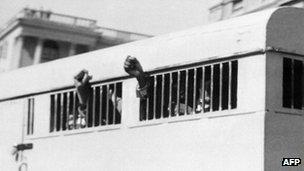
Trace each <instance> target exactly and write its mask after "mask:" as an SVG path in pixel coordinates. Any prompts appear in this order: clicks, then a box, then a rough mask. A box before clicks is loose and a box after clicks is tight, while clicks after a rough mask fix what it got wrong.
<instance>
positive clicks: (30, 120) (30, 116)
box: [26, 98, 35, 135]
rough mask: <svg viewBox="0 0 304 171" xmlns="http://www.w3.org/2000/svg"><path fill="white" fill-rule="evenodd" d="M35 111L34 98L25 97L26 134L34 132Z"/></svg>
mask: <svg viewBox="0 0 304 171" xmlns="http://www.w3.org/2000/svg"><path fill="white" fill-rule="evenodd" d="M34 111H35V99H34V98H29V99H27V122H26V134H27V135H33V133H34V113H35V112H34Z"/></svg>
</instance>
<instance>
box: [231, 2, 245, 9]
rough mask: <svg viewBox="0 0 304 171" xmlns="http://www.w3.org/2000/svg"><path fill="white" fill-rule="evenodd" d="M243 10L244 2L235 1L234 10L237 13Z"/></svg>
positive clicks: (233, 3)
mask: <svg viewBox="0 0 304 171" xmlns="http://www.w3.org/2000/svg"><path fill="white" fill-rule="evenodd" d="M241 8H243V0H233V1H232V10H233V11H237V10H239V9H241Z"/></svg>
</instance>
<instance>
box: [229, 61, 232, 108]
mask: <svg viewBox="0 0 304 171" xmlns="http://www.w3.org/2000/svg"><path fill="white" fill-rule="evenodd" d="M228 70H229V77H228V80H229V81H228V82H229V83H228V110H230V109H231V91H232V89H231V88H232V86H231V80H232V62H231V61H230V62H229V67H228Z"/></svg>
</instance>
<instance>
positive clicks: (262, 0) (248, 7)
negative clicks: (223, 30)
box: [209, 0, 304, 22]
mask: <svg viewBox="0 0 304 171" xmlns="http://www.w3.org/2000/svg"><path fill="white" fill-rule="evenodd" d="M280 6H294V7H304V1H303V0H215V1H213V2H212V4H211V5H210V8H209V22H216V21H220V20H224V19H227V18H231V17H235V16H239V15H243V14H247V13H252V12H256V11H260V10H264V9H267V8H272V7H280Z"/></svg>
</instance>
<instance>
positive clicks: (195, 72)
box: [192, 68, 197, 113]
mask: <svg viewBox="0 0 304 171" xmlns="http://www.w3.org/2000/svg"><path fill="white" fill-rule="evenodd" d="M193 72H194V73H193V74H194V75H193V105H192V113H195V109H196V82H197V68H195V69H194V70H193Z"/></svg>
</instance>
